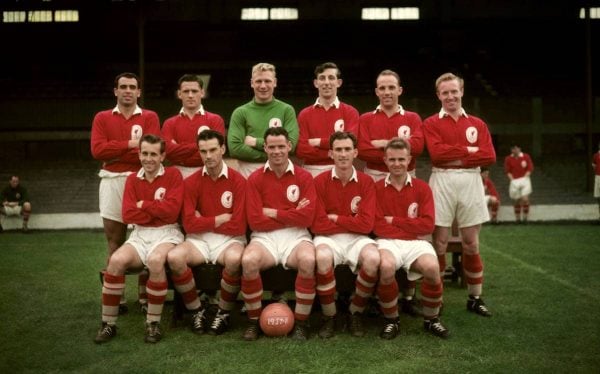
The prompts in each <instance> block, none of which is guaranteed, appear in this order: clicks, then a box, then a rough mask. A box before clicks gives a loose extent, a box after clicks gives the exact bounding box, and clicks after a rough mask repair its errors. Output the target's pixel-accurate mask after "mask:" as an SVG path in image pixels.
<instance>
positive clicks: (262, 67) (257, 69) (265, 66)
mask: <svg viewBox="0 0 600 374" xmlns="http://www.w3.org/2000/svg"><path fill="white" fill-rule="evenodd" d="M263 71H270V72H272V73H273V77H276V76H277V73H276V72H275V65H272V64H269V63H268V62H259V63H258V64H256V65H254V66H253V67H252V76H254V75H255V74H258V73H262V72H263Z"/></svg>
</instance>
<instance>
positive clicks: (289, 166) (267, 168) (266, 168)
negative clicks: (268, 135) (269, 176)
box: [263, 160, 295, 175]
mask: <svg viewBox="0 0 600 374" xmlns="http://www.w3.org/2000/svg"><path fill="white" fill-rule="evenodd" d="M267 170H271V171H273V168H271V165H269V161H267V162H266V163H265V167H264V168H263V171H267ZM288 171H289V172H291V173H292V175H294V174H295V173H294V163H293V162H292V161H290V160H288V166H287V168H286V169H285V172H286V173H287V172H288ZM284 174H285V173H284Z"/></svg>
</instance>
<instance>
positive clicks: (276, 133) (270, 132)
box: [264, 127, 290, 142]
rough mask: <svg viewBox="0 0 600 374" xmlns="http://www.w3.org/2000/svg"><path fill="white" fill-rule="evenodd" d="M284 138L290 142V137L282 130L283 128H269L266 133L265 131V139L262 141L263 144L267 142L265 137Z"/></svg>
mask: <svg viewBox="0 0 600 374" xmlns="http://www.w3.org/2000/svg"><path fill="white" fill-rule="evenodd" d="M269 135H270V136H281V135H283V136H285V139H286V140H288V141H289V140H290V135H289V134H288V132H287V130H286V129H284V128H283V127H269V128H268V129H267V131H265V137H264V140H265V142H266V141H267V136H269Z"/></svg>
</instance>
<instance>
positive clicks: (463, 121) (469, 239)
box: [423, 73, 496, 317]
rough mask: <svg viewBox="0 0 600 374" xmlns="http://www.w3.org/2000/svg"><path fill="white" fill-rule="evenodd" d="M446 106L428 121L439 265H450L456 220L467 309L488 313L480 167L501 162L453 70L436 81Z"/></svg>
mask: <svg viewBox="0 0 600 374" xmlns="http://www.w3.org/2000/svg"><path fill="white" fill-rule="evenodd" d="M435 87H436V94H437V97H438V99H439V100H440V103H441V104H442V109H441V110H440V112H439V113H436V114H434V115H432V116H431V117H429V118H427V119H426V120H425V122H424V124H423V131H424V133H425V141H426V143H427V150H428V151H429V156H430V157H431V163H432V166H433V167H432V170H431V171H432V173H431V178H430V180H429V185H430V186H431V189H432V191H433V198H434V202H435V230H434V231H433V245H434V247H435V251H436V252H437V255H438V261H439V264H440V269H441V270H442V271H443V270H444V269H446V248H447V247H448V236H449V233H448V231H449V228H450V227H451V226H452V222H453V221H454V220H455V219H456V221H457V222H458V227H459V229H460V233H461V239H462V247H463V256H462V263H463V267H464V271H465V276H466V278H467V292H468V293H469V298H468V300H467V310H469V311H471V312H474V313H476V314H479V315H481V316H486V317H489V316H491V315H492V314H491V312H490V311H489V310H488V308H487V307H486V306H485V303H484V302H483V300H482V299H481V293H482V285H483V262H482V261H481V257H480V255H479V231H480V230H481V224H482V223H483V222H486V221H487V220H488V219H489V213H488V210H487V206H486V204H485V198H484V193H483V183H481V176H480V175H479V170H480V167H481V166H487V165H490V164H493V163H494V162H496V152H495V151H494V145H493V144H492V137H491V136H490V133H489V131H488V128H487V125H486V124H485V122H483V121H482V120H481V119H479V118H477V117H475V116H473V115H467V112H465V110H464V109H463V107H462V97H463V94H464V81H463V80H462V78H459V77H457V76H456V75H454V74H452V73H445V74H442V75H441V76H440V77H439V78H438V79H437V80H436V82H435Z"/></svg>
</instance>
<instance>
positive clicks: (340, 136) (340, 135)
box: [329, 131, 358, 149]
mask: <svg viewBox="0 0 600 374" xmlns="http://www.w3.org/2000/svg"><path fill="white" fill-rule="evenodd" d="M344 139H350V140H352V146H353V147H354V148H356V147H357V145H358V139H356V135H354V134H353V133H351V132H348V131H336V132H334V133H333V134H331V136H330V137H329V149H333V142H335V141H336V140H344Z"/></svg>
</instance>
